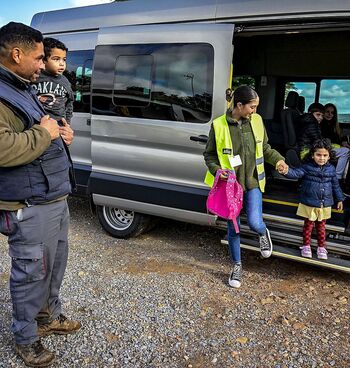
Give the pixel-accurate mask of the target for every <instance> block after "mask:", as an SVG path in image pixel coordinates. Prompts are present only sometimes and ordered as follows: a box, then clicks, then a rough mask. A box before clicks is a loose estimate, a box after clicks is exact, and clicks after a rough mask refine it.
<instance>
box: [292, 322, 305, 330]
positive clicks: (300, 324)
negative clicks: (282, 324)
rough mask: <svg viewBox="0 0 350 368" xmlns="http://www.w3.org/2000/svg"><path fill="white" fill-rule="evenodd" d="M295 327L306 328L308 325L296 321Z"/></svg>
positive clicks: (298, 328) (296, 328) (297, 328)
mask: <svg viewBox="0 0 350 368" xmlns="http://www.w3.org/2000/svg"><path fill="white" fill-rule="evenodd" d="M293 328H294V329H295V330H304V329H305V328H306V325H305V324H304V323H302V322H296V323H294V324H293Z"/></svg>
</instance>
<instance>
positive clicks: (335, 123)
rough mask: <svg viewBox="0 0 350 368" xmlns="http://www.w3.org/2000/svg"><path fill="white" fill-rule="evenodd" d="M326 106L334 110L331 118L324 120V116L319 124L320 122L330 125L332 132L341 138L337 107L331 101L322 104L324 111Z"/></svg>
mask: <svg viewBox="0 0 350 368" xmlns="http://www.w3.org/2000/svg"><path fill="white" fill-rule="evenodd" d="M328 107H332V108H333V110H334V113H333V118H332V120H326V119H325V118H323V121H322V122H321V126H322V123H323V124H330V126H331V127H332V129H333V132H334V133H335V134H336V135H337V136H338V137H339V139H341V130H340V125H339V122H338V110H337V107H336V106H335V105H334V104H332V103H327V104H325V105H324V110H325V111H326V109H328Z"/></svg>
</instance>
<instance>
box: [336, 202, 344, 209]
mask: <svg viewBox="0 0 350 368" xmlns="http://www.w3.org/2000/svg"><path fill="white" fill-rule="evenodd" d="M337 210H338V211H343V202H338V203H337Z"/></svg>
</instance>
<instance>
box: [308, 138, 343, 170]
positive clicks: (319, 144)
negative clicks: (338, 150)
mask: <svg viewBox="0 0 350 368" xmlns="http://www.w3.org/2000/svg"><path fill="white" fill-rule="evenodd" d="M322 148H324V149H325V150H327V151H328V152H329V161H330V162H331V163H332V164H334V163H336V162H337V159H336V157H335V152H334V150H333V147H332V143H331V141H330V140H329V139H328V138H322V139H317V140H316V141H315V142H314V143H313V144H312V146H311V149H310V152H309V153H308V155H307V156H306V158H305V160H312V156H313V155H314V153H315V152H316V151H317V150H318V149H322Z"/></svg>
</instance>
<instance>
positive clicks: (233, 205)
mask: <svg viewBox="0 0 350 368" xmlns="http://www.w3.org/2000/svg"><path fill="white" fill-rule="evenodd" d="M224 171H225V170H221V169H220V170H217V172H216V175H215V180H214V184H213V186H212V188H211V190H210V192H209V195H208V199H207V209H208V211H209V212H211V213H213V214H214V215H217V216H220V217H222V218H224V219H227V220H232V222H233V225H234V227H235V231H236V233H239V227H238V224H237V217H238V216H239V214H240V212H241V209H242V207H243V188H242V186H241V184H239V183H238V181H237V180H236V174H235V172H234V171H229V175H228V178H227V181H226V180H221V179H220V175H221V173H222V172H224Z"/></svg>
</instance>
